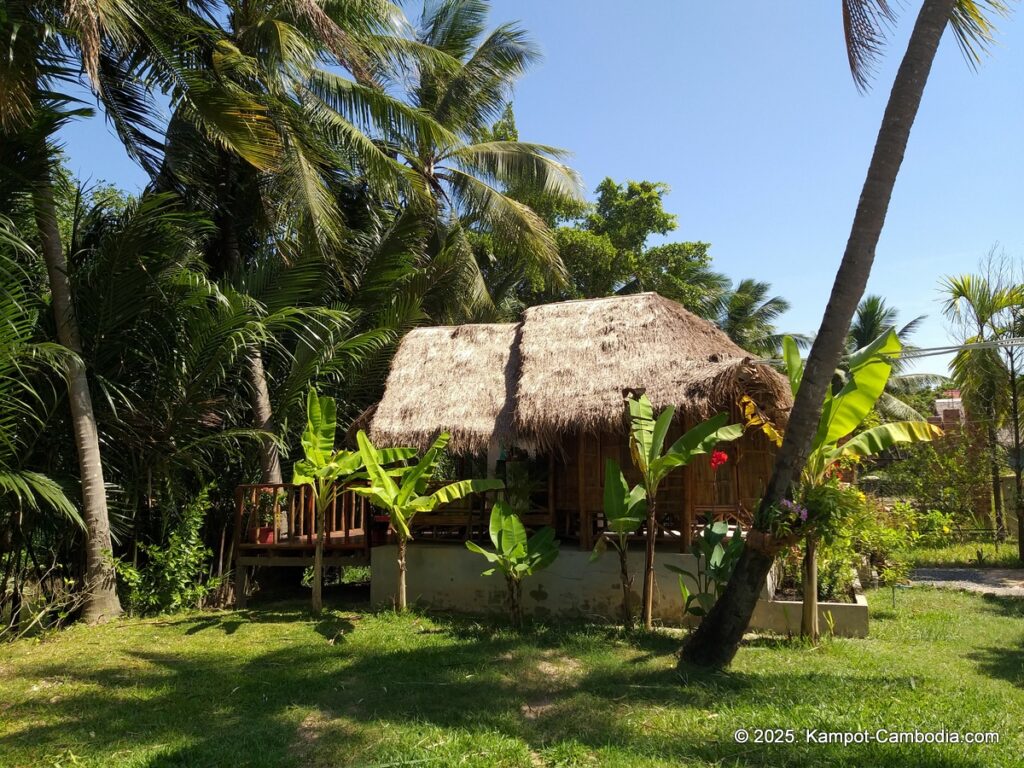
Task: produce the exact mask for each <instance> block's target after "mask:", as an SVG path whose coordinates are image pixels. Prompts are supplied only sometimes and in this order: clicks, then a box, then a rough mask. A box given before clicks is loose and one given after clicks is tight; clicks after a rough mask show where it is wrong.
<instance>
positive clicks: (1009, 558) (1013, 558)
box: [909, 539, 1021, 568]
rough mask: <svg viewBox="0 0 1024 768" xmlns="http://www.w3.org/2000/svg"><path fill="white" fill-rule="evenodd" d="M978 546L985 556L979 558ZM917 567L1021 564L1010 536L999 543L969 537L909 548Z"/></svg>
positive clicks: (1014, 543) (977, 566)
mask: <svg viewBox="0 0 1024 768" xmlns="http://www.w3.org/2000/svg"><path fill="white" fill-rule="evenodd" d="M978 550H981V553H982V560H981V562H980V563H979V561H978ZM909 559H910V563H911V566H912V567H914V568H948V567H955V568H967V567H969V568H1020V567H1021V562H1020V559H1019V558H1018V557H1017V541H1016V539H1010V540H1007V541H1005V542H1003V543H1002V544H1000V545H999V546H998V547H997V546H996V545H995V544H994V543H993V542H991V541H988V542H982V541H967V542H960V543H950V544H945V545H943V546H936V547H925V546H918V547H914V548H913V549H911V550H910V558H909Z"/></svg>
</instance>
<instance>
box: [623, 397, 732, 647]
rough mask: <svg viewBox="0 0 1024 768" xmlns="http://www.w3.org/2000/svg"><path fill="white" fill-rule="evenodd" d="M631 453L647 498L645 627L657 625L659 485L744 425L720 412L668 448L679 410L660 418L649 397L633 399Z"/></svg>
mask: <svg viewBox="0 0 1024 768" xmlns="http://www.w3.org/2000/svg"><path fill="white" fill-rule="evenodd" d="M626 404H627V407H628V409H629V452H630V454H631V456H632V457H633V466H634V467H636V469H637V471H638V472H639V473H640V484H641V486H642V487H643V489H644V492H645V495H646V498H647V519H646V525H647V549H646V552H645V558H644V605H643V621H644V627H645V628H646V629H650V628H651V627H652V622H653V600H654V549H655V547H654V543H655V537H656V535H657V526H658V515H657V498H658V486H659V485H660V484H661V481H662V480H664V479H665V477H666V476H667V475H668V473H669V472H671V471H672V470H674V469H678V468H679V467H684V466H686V465H687V464H689V463H690V461H691V460H692V459H693V458H694V457H695V456H699V455H702V454H706V453H710V452H711V451H712V449H714V447H715V446H716V445H717V444H718V443H720V442H723V441H724V442H728V441H730V440H735V439H736V438H738V437H740V436H741V435H742V434H743V426H742V425H740V424H729V425H726V423H725V422H726V421H728V415H727V414H724V413H720V414H718V415H717V416H714V417H712V418H710V419H708V420H707V421H704V422H701V423H700V424H698V425H697V426H695V427H693V428H692V429H690V430H689V431H687V432H686V433H685V434H683V436H682V437H680V438H679V439H678V440H676V441H675V442H674V443H672V445H670V446H669V447H668V448H667V449H666V448H665V440H666V438H667V437H668V432H669V429H670V428H671V426H672V419H673V417H674V416H675V408H673V407H672V406H668V407H667V408H665V409H664V410H663V411H662V412H661V413H660V414H658V416H657V417H655V415H654V407H653V406H652V405H651V401H650V399H649V398H648V397H647V395H641V396H640V397H639V398H637V397H635V396H630V397H629V398H628V400H627V401H626Z"/></svg>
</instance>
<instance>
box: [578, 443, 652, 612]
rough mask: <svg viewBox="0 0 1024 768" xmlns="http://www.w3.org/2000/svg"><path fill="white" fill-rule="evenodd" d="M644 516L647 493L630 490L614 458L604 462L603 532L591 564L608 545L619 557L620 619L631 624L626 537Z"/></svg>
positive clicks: (639, 487) (638, 487) (640, 486)
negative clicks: (620, 586)
mask: <svg viewBox="0 0 1024 768" xmlns="http://www.w3.org/2000/svg"><path fill="white" fill-rule="evenodd" d="M646 516H647V491H646V490H645V489H644V487H643V486H642V485H636V486H634V487H633V488H630V487H629V483H628V482H626V476H625V475H624V474H623V473H622V468H621V467H619V463H618V462H617V461H615V459H605V462H604V519H605V526H606V531H605V533H604V534H603V535H601V536H599V537H598V538H597V543H596V544H595V545H594V551H593V552H592V553H591V555H590V560H591V562H593V561H595V560H597V559H598V558H599V557H600V556H601V555H602V554H603V553H604V551H605V550H606V549H607V548H608V547H609V546H611V547H612V548H613V549H614V550H615V551H616V553H617V554H618V556H619V579H620V581H621V582H622V620H623V622H624V623H625V626H627V627H630V626H632V624H633V610H632V606H631V591H632V587H633V576H632V575H631V574H630V572H629V561H628V553H629V537H630V536H632V535H633V534H634V533H636V532H637V531H639V530H640V527H641V526H642V525H643V524H644V518H645V517H646Z"/></svg>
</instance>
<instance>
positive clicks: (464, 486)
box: [353, 430, 505, 540]
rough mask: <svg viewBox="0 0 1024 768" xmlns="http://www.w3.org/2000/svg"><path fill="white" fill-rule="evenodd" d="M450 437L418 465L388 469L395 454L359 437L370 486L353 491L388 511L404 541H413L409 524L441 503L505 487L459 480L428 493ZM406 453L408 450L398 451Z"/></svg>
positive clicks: (496, 482) (437, 443)
mask: <svg viewBox="0 0 1024 768" xmlns="http://www.w3.org/2000/svg"><path fill="white" fill-rule="evenodd" d="M449 439H450V436H449V435H448V434H447V433H444V434H442V435H440V436H439V437H438V438H437V439H436V440H435V441H434V443H433V444H432V445H431V446H430V448H429V449H427V451H426V453H424V454H423V457H422V458H421V459H420V460H419V461H417V462H416V463H415V464H413V465H411V466H407V467H400V468H398V469H396V470H387V469H385V468H384V465H385V464H387V463H389V462H388V459H389V458H390V457H392V456H393V455H394V454H393V453H392V452H391V451H390V450H389V449H380V448H377V447H376V446H374V445H373V443H371V442H370V438H369V437H368V436H367V434H366V432H364V431H363V430H360V431H359V433H358V434H357V435H356V440H357V441H358V443H359V454H360V456H361V457H362V461H363V463H364V464H365V466H366V473H367V476H368V479H369V485H368V486H365V487H363V486H360V487H357V488H353V490H354V491H355V492H356V493H358V494H360V495H362V496H368V497H369V498H370V500H371V501H373V503H374V504H375V505H377V506H378V507H380V508H381V509H383V510H385V511H387V513H388V515H389V517H390V518H391V526H392V528H394V530H395V533H396V534H397V535H398V537H399V538H400V539H402V540H408V539H411V538H412V531H411V529H410V525H411V524H412V520H413V518H414V517H415V516H416V514H417V513H418V512H429V511H431V510H434V509H437V507H439V506H441V505H442V504H449V503H451V502H453V501H457V500H458V499H461V498H464V497H466V496H468V495H469V494H471V493H480V492H482V491H490V490H497V489H500V488H504V487H505V484H504V483H503V482H502V481H501V480H460V481H457V482H454V483H449V484H448V485H445V486H442V487H441V488H438V489H437V490H435V491H433V492H432V493H427V490H428V485H429V484H430V481H431V480H432V479H433V475H434V471H435V469H436V467H437V463H438V461H439V459H440V456H441V453H442V452H443V451H444V448H445V446H446V445H448V440H449ZM397 450H399V451H402V452H403V453H404V452H405V451H407V449H397Z"/></svg>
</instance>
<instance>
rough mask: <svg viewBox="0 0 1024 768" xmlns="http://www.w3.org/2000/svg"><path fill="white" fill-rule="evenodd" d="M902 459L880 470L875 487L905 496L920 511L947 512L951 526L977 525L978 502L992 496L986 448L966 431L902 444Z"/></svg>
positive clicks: (887, 493) (880, 491)
mask: <svg viewBox="0 0 1024 768" xmlns="http://www.w3.org/2000/svg"><path fill="white" fill-rule="evenodd" d="M900 451H901V453H902V454H903V455H902V457H901V458H900V459H898V460H897V461H895V462H893V463H892V464H891V465H890V466H889V467H888V468H886V470H885V471H884V472H880V473H879V476H878V479H877V481H876V483H875V488H874V491H875V492H876V493H877V494H878V495H879V496H886V497H893V498H901V499H906V500H908V501H910V502H912V503H913V505H914V507H916V508H917V509H918V510H919V511H929V512H930V511H935V512H939V513H942V514H943V515H947V516H948V519H949V521H950V522H952V523H953V524H954V525H953V526H951V527H969V528H973V527H975V526H976V525H977V522H976V518H977V512H976V510H977V503H978V500H979V499H987V498H988V496H989V491H990V487H989V483H990V481H989V470H988V468H987V467H986V465H985V455H984V452H983V451H981V450H979V449H977V448H976V447H972V446H971V444H970V442H969V440H968V438H967V436H966V435H963V436H961V435H951V436H949V437H948V438H946V439H943V440H939V441H936V442H934V443H917V444H915V445H910V446H906V447H902V448H901V449H900Z"/></svg>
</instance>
